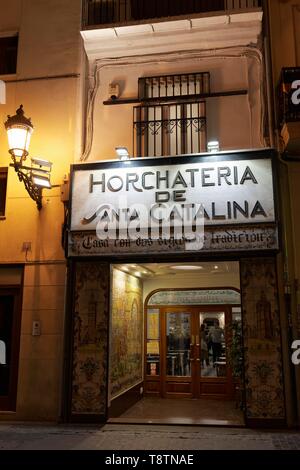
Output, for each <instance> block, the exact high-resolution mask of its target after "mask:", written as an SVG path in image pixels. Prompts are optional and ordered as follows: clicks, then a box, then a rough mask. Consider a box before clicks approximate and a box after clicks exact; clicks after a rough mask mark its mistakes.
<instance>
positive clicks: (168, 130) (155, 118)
mask: <svg viewBox="0 0 300 470" xmlns="http://www.w3.org/2000/svg"><path fill="white" fill-rule="evenodd" d="M133 112H134V116H133V130H134V156H136V157H157V156H166V155H181V154H185V153H189V154H191V153H201V152H205V151H206V103H205V101H195V102H186V103H173V104H159V105H149V106H136V107H134V109H133Z"/></svg>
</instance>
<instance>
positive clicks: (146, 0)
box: [83, 0, 262, 26]
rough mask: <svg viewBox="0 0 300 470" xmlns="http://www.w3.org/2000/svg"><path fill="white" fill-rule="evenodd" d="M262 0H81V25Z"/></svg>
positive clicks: (252, 5) (250, 5)
mask: <svg viewBox="0 0 300 470" xmlns="http://www.w3.org/2000/svg"><path fill="white" fill-rule="evenodd" d="M261 3H262V2H261V0H84V2H83V26H91V25H100V24H110V23H127V22H129V21H142V20H147V19H150V18H163V17H171V16H180V15H188V14H193V13H205V12H211V11H224V10H225V11H226V10H239V9H244V8H256V7H261Z"/></svg>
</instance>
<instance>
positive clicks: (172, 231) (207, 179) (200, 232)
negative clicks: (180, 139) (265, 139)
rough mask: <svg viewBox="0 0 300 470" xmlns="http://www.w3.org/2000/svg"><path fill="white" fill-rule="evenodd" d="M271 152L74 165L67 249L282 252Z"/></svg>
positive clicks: (72, 252)
mask: <svg viewBox="0 0 300 470" xmlns="http://www.w3.org/2000/svg"><path fill="white" fill-rule="evenodd" d="M258 155H259V156H258ZM270 155H273V152H272V151H270V150H262V151H257V152H254V151H253V152H241V153H240V154H235V153H233V154H230V153H228V154H227V153H224V154H220V155H218V156H207V155H195V156H182V157H162V158H144V159H132V160H129V162H128V161H126V162H122V161H109V162H96V163H88V164H79V165H74V166H73V171H72V179H71V217H70V227H69V240H68V242H69V243H68V254H69V256H95V255H105V254H106V255H107V254H109V253H111V254H114V255H121V254H124V253H132V254H137V253H145V252H147V253H180V252H185V251H188V250H190V251H200V250H203V251H206V252H211V253H213V252H224V251H228V250H229V251H232V252H235V251H251V250H252V251H253V250H276V249H278V233H277V224H276V214H275V204H274V186H273V170H272V159H271V158H270ZM199 221H200V222H201V223H202V225H201V223H200V222H199ZM189 224H190V226H189V229H190V230H189V231H187V226H188V225H189ZM132 227H134V229H135V232H134V234H135V236H132V233H133V232H132ZM190 235H192V236H195V237H196V242H195V244H193V239H192V237H190ZM197 237H198V238H197Z"/></svg>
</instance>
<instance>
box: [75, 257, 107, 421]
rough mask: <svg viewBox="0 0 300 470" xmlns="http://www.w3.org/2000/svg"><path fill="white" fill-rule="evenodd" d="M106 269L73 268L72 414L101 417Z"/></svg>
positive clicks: (96, 265)
mask: <svg viewBox="0 0 300 470" xmlns="http://www.w3.org/2000/svg"><path fill="white" fill-rule="evenodd" d="M109 277H110V274H109V266H108V265H106V264H101V263H93V262H88V263H84V262H80V263H77V264H76V275H75V289H74V292H75V300H74V311H73V315H74V332H73V335H74V344H73V375H72V407H71V411H72V414H93V415H105V412H106V403H107V360H108V339H107V336H108V331H107V329H108V308H109V302H108V296H109Z"/></svg>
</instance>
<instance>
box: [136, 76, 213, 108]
mask: <svg viewBox="0 0 300 470" xmlns="http://www.w3.org/2000/svg"><path fill="white" fill-rule="evenodd" d="M209 93H210V73H209V72H195V73H186V74H175V75H160V76H154V77H141V78H139V100H140V101H145V100H153V98H154V99H158V98H162V99H163V98H167V97H168V98H172V97H174V98H176V97H178V96H181V97H183V96H184V97H186V98H188V97H189V96H193V95H205V94H209Z"/></svg>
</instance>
